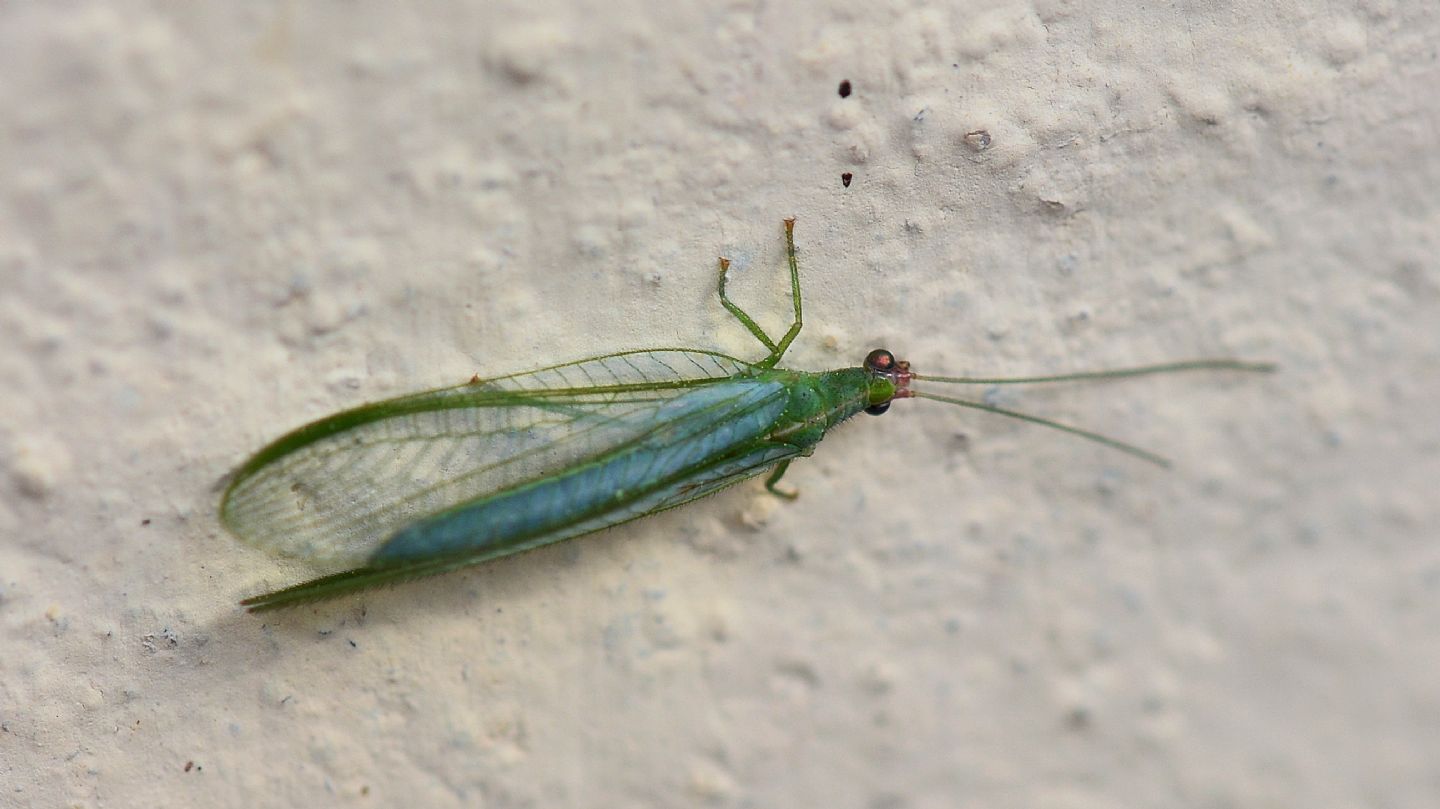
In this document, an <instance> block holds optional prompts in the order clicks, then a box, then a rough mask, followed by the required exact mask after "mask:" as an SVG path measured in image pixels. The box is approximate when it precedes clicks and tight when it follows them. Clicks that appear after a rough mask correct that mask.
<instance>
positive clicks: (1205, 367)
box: [913, 360, 1275, 404]
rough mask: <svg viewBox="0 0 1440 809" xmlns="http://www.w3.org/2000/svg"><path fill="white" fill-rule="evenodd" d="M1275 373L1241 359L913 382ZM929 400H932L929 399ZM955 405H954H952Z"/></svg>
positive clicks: (1021, 382) (1265, 364)
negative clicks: (1036, 374)
mask: <svg viewBox="0 0 1440 809" xmlns="http://www.w3.org/2000/svg"><path fill="white" fill-rule="evenodd" d="M1274 370H1275V364H1274V363H1271V362H1245V361H1243V360H1185V361H1183V362H1166V363H1161V364H1158V365H1140V366H1137V367H1135V368H1116V369H1114V370H1111V371H1085V372H1082V373H1077V374H1052V375H1048V376H1012V377H998V378H990V377H978V376H930V375H929V374H915V375H914V377H913V378H914V379H918V380H923V381H925V382H948V383H952V384H956V385H1024V384H1032V383H1038V382H1077V381H1080V380H1085V379H1124V378H1126V377H1132V376H1148V375H1150V374H1169V373H1175V372H1177V371H1249V372H1253V373H1261V374H1268V373H1270V372H1272V371H1274ZM930 398H933V397H930ZM956 404H958V402H957V403H956Z"/></svg>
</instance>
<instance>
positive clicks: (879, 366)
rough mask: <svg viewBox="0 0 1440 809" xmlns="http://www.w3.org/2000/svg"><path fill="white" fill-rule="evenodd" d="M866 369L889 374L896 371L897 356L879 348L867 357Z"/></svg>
mask: <svg viewBox="0 0 1440 809" xmlns="http://www.w3.org/2000/svg"><path fill="white" fill-rule="evenodd" d="M865 369H866V370H868V371H882V372H889V371H893V370H895V355H894V354H891V353H890V352H889V351H886V350H885V349H883V348H877V349H875V350H874V351H871V352H870V353H869V354H866V355H865Z"/></svg>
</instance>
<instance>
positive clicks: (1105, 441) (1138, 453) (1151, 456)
mask: <svg viewBox="0 0 1440 809" xmlns="http://www.w3.org/2000/svg"><path fill="white" fill-rule="evenodd" d="M1102 373H1104V372H1102ZM925 378H926V379H932V378H934V377H925ZM967 381H968V380H967ZM911 395H912V396H913V397H914V398H917V399H931V400H933V401H936V402H945V403H946V404H952V405H959V406H960V407H969V408H972V409H974V410H984V411H985V412H986V413H994V414H996V415H998V416H1008V417H1009V418H1012V419H1019V420H1020V421H1028V422H1030V423H1031V424H1039V425H1041V426H1043V427H1050V428H1052V429H1055V430H1059V431H1060V432H1062V433H1069V434H1071V435H1074V436H1078V437H1080V438H1083V439H1085V440H1087V441H1094V442H1095V443H1097V444H1101V445H1103V446H1107V447H1109V448H1111V449H1117V450H1120V451H1121V452H1123V453H1125V454H1126V455H1131V456H1134V457H1136V458H1139V459H1140V460H1142V461H1149V462H1150V463H1153V464H1155V465H1156V466H1160V467H1163V468H1165V469H1169V468H1170V462H1169V461H1168V460H1166V459H1165V458H1163V457H1162V456H1159V455H1156V454H1155V453H1153V452H1150V451H1148V450H1143V449H1141V448H1139V447H1137V446H1135V445H1134V444H1127V443H1125V442H1124V441H1119V440H1116V439H1114V438H1110V437H1108V436H1103V435H1101V434H1099V433H1092V432H1090V431H1089V430H1082V429H1080V428H1079V427H1071V426H1070V425H1068V424H1061V423H1060V422H1058V421H1051V420H1050V419H1044V418H1040V417H1039V416H1032V415H1030V414H1028V413H1021V412H1019V411H1016V410H1007V409H1005V408H1003V407H996V406H994V405H987V404H984V403H982V402H972V401H970V400H968V399H956V398H953V397H950V396H937V395H935V394H933V393H926V392H924V391H918V390H917V391H912V392H911Z"/></svg>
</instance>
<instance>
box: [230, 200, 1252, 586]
mask: <svg viewBox="0 0 1440 809" xmlns="http://www.w3.org/2000/svg"><path fill="white" fill-rule="evenodd" d="M794 228H795V220H794V219H787V220H785V247H786V255H787V257H788V260H789V265H790V295H791V299H792V303H793V306H794V320H793V322H792V323H791V324H790V328H789V329H788V330H787V331H786V332H785V334H784V335H783V336H782V337H781V338H780V339H779V340H774V339H772V338H771V337H770V336H769V335H768V334H766V333H765V331H764V330H763V329H762V328H760V326H759V325H758V324H757V323H756V322H755V321H754V319H752V318H751V317H750V316H749V315H748V314H746V313H745V312H744V310H742V309H741V308H740V307H739V306H737V305H735V304H734V303H733V302H731V300H730V298H729V296H727V295H726V294H725V281H726V276H727V274H728V271H729V268H730V263H729V261H727V260H726V259H721V260H720V273H719V283H718V290H719V295H720V303H721V305H722V306H724V307H725V309H726V310H727V311H729V312H730V314H732V315H733V316H734V317H735V319H736V320H738V321H739V322H740V324H741V325H743V326H744V327H745V329H746V330H747V331H749V332H750V333H751V334H752V335H754V336H755V339H757V340H759V341H760V343H761V344H762V345H763V346H764V347H765V349H766V350H767V351H768V353H767V354H766V356H765V357H764V358H762V359H760V360H758V361H755V362H751V361H747V360H742V359H739V358H736V357H732V356H729V355H726V354H721V353H718V352H715V351H707V350H703V349H692V348H654V349H646V350H641V351H620V352H616V353H613V354H602V355H600V356H598V357H591V358H589V359H584V360H579V361H577V362H569V363H565V364H563V365H552V366H550V367H547V368H541V369H539V370H537V371H530V372H527V373H519V374H510V375H508V376H501V377H495V378H491V379H484V380H482V379H479V378H478V377H477V378H475V379H472V380H471V381H470V382H469V383H468V384H464V385H458V386H454V387H448V388H439V389H436V390H429V391H423V392H421V393H415V394H411V395H408V396H401V397H399V398H395V399H388V400H385V401H381V402H374V403H371V404H366V405H362V406H360V407H356V408H354V409H351V410H345V411H343V412H340V413H336V414H335V415H332V416H329V417H326V418H323V419H320V420H319V421H316V422H312V423H310V424H307V425H305V426H303V427H300V428H299V429H296V430H294V431H292V432H290V433H288V434H286V435H284V436H281V437H280V438H279V439H277V440H275V441H274V442H273V443H271V444H270V445H268V446H266V447H265V448H263V449H261V450H260V451H259V452H257V453H255V455H254V456H252V457H251V458H250V459H249V460H248V461H246V462H245V463H244V464H242V465H241V466H240V468H239V469H238V470H236V472H235V473H234V476H233V478H232V479H231V481H230V484H229V486H228V488H227V489H226V490H225V494H224V496H223V499H222V501H221V505H220V520H221V522H222V523H223V524H224V525H225V527H226V528H227V529H229V530H230V531H231V532H232V533H234V534H235V535H236V536H238V537H239V538H241V539H242V540H244V541H245V542H248V543H250V544H252V545H256V546H259V547H261V548H264V549H266V550H268V551H271V552H273V553H276V554H279V555H283V556H289V557H296V558H301V559H306V560H311V561H313V562H317V563H322V564H325V565H328V566H332V567H333V568H336V569H342V572H339V573H334V574H332V575H327V576H322V577H320V578H317V579H313V580H311V581H307V582H304V583H302V584H297V585H295V586H293V587H287V588H285V589H281V590H277V591H275V592H271V593H266V594H264V595H259V596H255V597H254V598H249V599H246V600H245V601H242V602H241V604H243V605H244V606H246V607H248V608H249V609H250V610H251V611H252V612H254V611H261V610H270V609H276V608H280V607H287V606H293V605H296V604H302V603H306V602H311V601H318V600H321V599H327V598H332V597H334V596H339V595H343V594H346V593H352V592H355V591H359V590H364V589H366V588H370V587H375V586H379V585H385V584H391V583H395V582H400V581H405V580H409V579H416V578H421V577H424V576H432V575H436V574H439V573H445V572H448V571H452V570H457V569H460V568H464V567H469V566H470V565H476V564H480V563H482V562H487V561H489V560H492V559H497V558H499V557H502V556H508V555H510V554H513V553H519V552H520V551H525V550H529V549H531V548H535V547H539V546H541V545H547V544H550V543H552V542H559V541H560V540H564V539H571V538H574V537H578V536H582V535H585V534H590V533H594V532H596V531H600V530H602V529H605V528H610V527H612V526H616V525H619V524H621V523H625V522H629V521H630V520H634V519H638V518H640V517H644V516H647V515H650V514H654V513H656V512H660V511H664V510H666V509H671V508H675V507H676V506H680V505H683V504H685V503H688V502H690V501H692V500H696V499H698V498H701V497H704V496H706V495H708V494H713V493H715V492H717V491H719V490H721V489H723V488H725V487H727V486H731V485H733V484H735V483H738V482H740V481H743V480H746V479H749V478H752V477H756V476H758V475H761V474H764V473H766V472H769V476H768V477H767V478H766V479H765V487H766V488H767V489H768V490H769V491H771V492H773V493H774V494H776V495H779V496H781V497H787V498H793V497H794V496H795V494H794V492H792V491H788V490H786V489H782V488H780V487H779V486H778V484H779V482H780V479H781V477H782V476H783V475H784V474H785V470H786V469H787V468H788V467H789V465H790V462H791V461H793V460H794V459H796V458H799V457H804V456H807V455H810V454H811V453H812V452H814V450H815V446H816V445H817V444H819V443H820V439H822V438H823V437H824V436H825V434H826V433H827V432H828V431H829V430H831V429H832V428H834V427H835V426H836V425H838V424H840V423H841V422H843V421H845V420H846V419H848V418H850V417H851V416H854V415H856V414H858V413H860V412H862V411H863V412H865V413H869V414H871V415H880V414H881V413H884V412H885V411H886V410H887V409H888V408H889V407H890V405H891V403H892V402H894V401H896V400H898V399H911V398H915V399H930V400H933V401H938V402H945V403H947V404H952V405H957V406H960V407H968V408H973V409H976V410H983V411H986V412H988V413H995V414H998V415H1002V416H1007V417H1010V418H1015V419H1021V420H1023V421H1027V422H1030V423H1033V424H1040V425H1043V426H1046V427H1050V428H1053V429H1056V430H1061V431H1063V432H1066V433H1069V434H1071V435H1075V436H1079V437H1080V438H1084V439H1086V440H1089V441H1094V442H1097V443H1100V444H1103V445H1105V446H1107V447H1110V448H1112V449H1116V450H1119V451H1121V452H1124V453H1127V454H1129V455H1132V456H1135V457H1137V458H1140V459H1142V460H1145V461H1149V462H1151V463H1156V464H1160V465H1162V466H1163V465H1165V464H1166V461H1165V460H1164V459H1163V458H1161V457H1159V456H1157V455H1155V454H1154V453H1151V452H1148V451H1146V450H1143V449H1140V448H1139V447H1136V446H1133V445H1131V444H1127V443H1125V442H1123V441H1119V440H1116V439H1114V438H1110V437H1107V436H1103V435H1099V434H1097V433H1093V432H1090V431H1088V430H1083V429H1080V428H1078V427H1073V426H1070V425H1067V424H1061V423H1058V422H1055V421H1051V420H1050V419H1045V418H1041V417H1039V416H1033V415H1029V414H1026V413H1020V412H1016V411H1014V410H1009V409H1006V408H1002V407H997V406H995V405H993V404H988V403H985V402H982V401H973V400H969V399H961V398H957V397H953V396H948V395H941V394H937V393H933V392H931V391H930V390H929V389H927V387H926V385H927V383H935V384H941V385H995V384H1021V383H1045V382H1066V381H1075V380H1096V379H1115V378H1120V377H1132V376H1145V375H1152V374H1165V373H1174V372H1179V371H1197V370H1210V371H1253V372H1265V371H1270V370H1273V366H1271V365H1269V364H1267V363H1255V362H1242V361H1239V360H1233V359H1202V360H1190V361H1185V362H1168V363H1162V364H1156V365H1147V366H1141V367H1136V368H1123V369H1115V370H1107V371H1091V372H1085V373H1070V374H1056V375H1049V376H1033V377H1011V378H985V377H949V376H931V375H928V374H920V373H917V372H915V371H914V370H912V369H911V367H910V364H909V363H908V362H904V361H902V360H898V359H896V358H895V356H894V355H893V354H891V353H890V352H889V351H886V350H884V349H876V350H874V351H871V352H870V353H869V355H868V356H866V358H865V362H864V364H863V365H862V366H861V367H858V368H843V369H839V370H835V371H824V372H809V371H793V370H788V369H784V368H781V367H779V363H780V359H781V357H783V356H784V354H785V351H786V350H787V349H788V348H789V347H790V344H791V343H792V342H794V340H795V338H796V337H797V336H798V335H799V334H800V328H801V322H802V321H801V314H800V309H801V306H800V270H799V264H798V262H797V260H796V256H795V231H794Z"/></svg>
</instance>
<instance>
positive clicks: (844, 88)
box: [840, 79, 850, 98]
mask: <svg viewBox="0 0 1440 809" xmlns="http://www.w3.org/2000/svg"><path fill="white" fill-rule="evenodd" d="M840 97H841V98H849V97H850V80H849V79H845V80H844V81H842V82H840Z"/></svg>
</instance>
